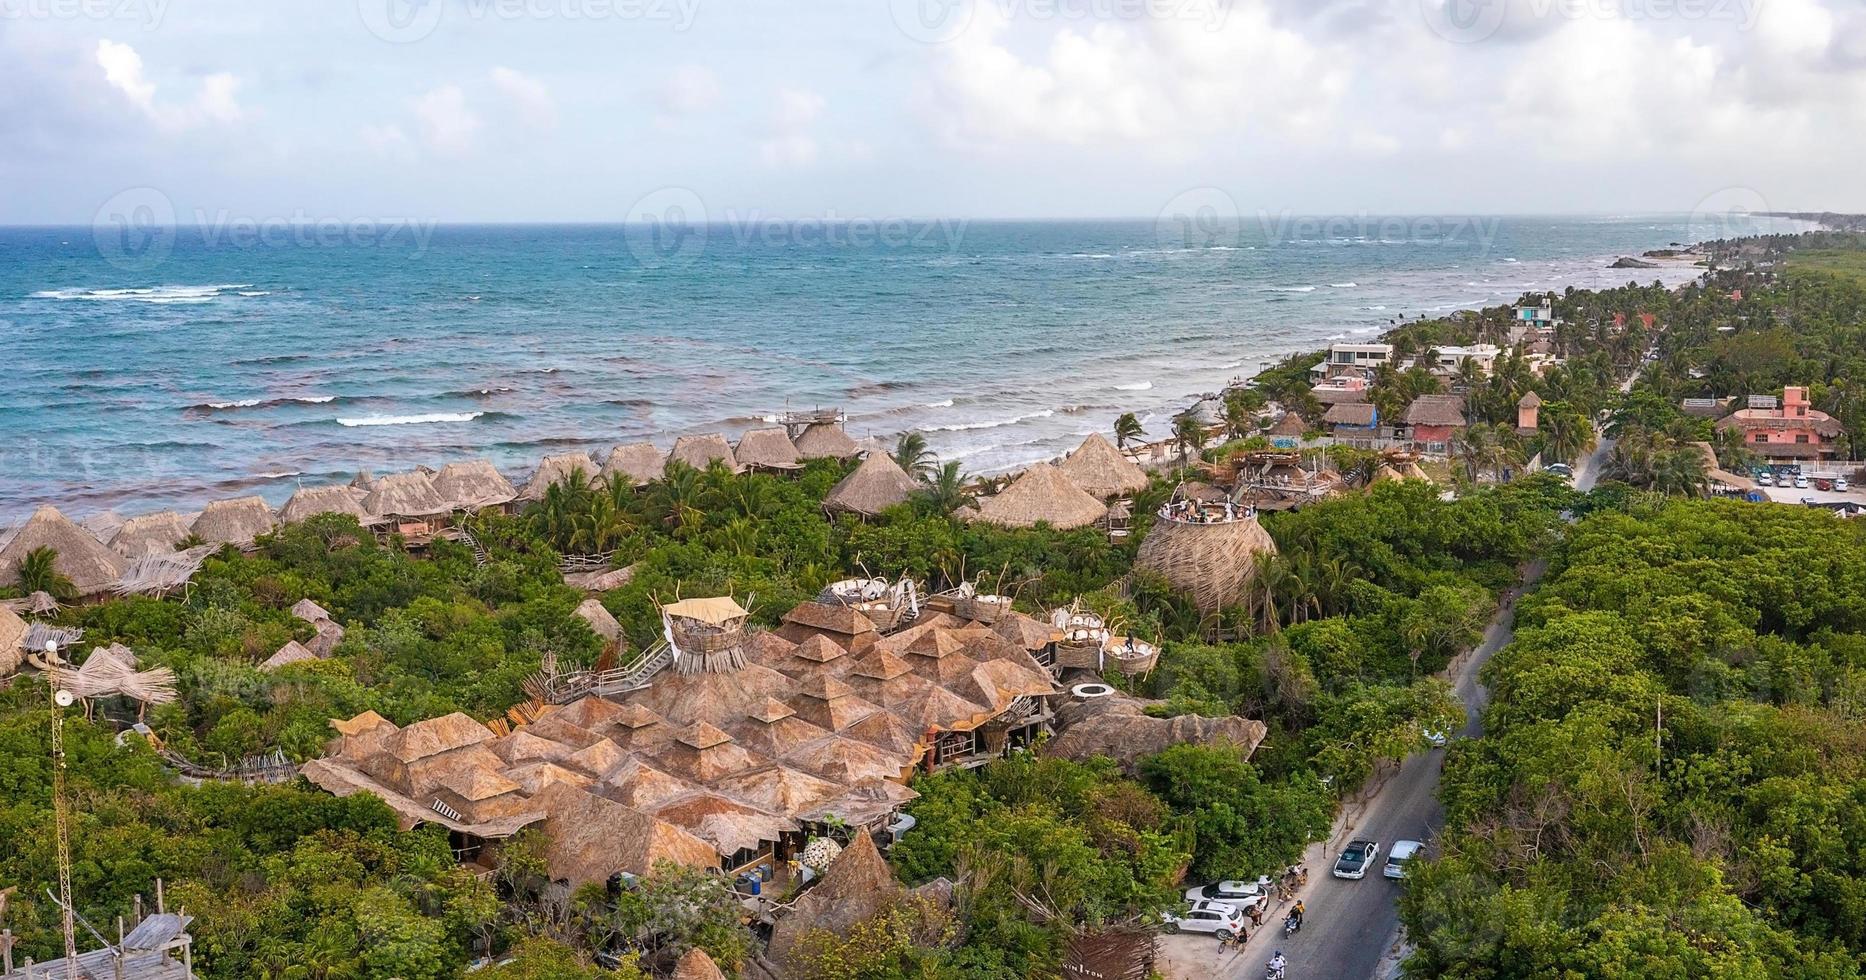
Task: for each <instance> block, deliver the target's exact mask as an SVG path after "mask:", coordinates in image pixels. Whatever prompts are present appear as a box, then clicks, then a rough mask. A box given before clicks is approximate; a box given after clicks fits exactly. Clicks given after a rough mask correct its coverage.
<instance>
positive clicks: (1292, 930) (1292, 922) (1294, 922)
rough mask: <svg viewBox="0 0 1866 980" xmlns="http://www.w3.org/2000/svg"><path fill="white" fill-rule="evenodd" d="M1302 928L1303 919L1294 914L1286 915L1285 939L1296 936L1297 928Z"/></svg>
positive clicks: (1284, 921) (1284, 924) (1284, 922)
mask: <svg viewBox="0 0 1866 980" xmlns="http://www.w3.org/2000/svg"><path fill="white" fill-rule="evenodd" d="M1300 928H1302V920H1300V919H1298V918H1296V917H1295V916H1293V915H1286V916H1284V917H1283V938H1284V939H1288V938H1289V937H1291V936H1294V935H1295V934H1296V930H1298V929H1300Z"/></svg>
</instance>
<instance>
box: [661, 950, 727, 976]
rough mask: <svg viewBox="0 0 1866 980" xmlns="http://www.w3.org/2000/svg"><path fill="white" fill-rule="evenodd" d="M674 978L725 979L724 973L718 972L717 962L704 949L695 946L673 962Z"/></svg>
mask: <svg viewBox="0 0 1866 980" xmlns="http://www.w3.org/2000/svg"><path fill="white" fill-rule="evenodd" d="M674 980H726V975H725V974H724V973H721V972H719V964H717V963H714V962H713V958H712V957H711V956H708V955H706V950H703V949H701V948H700V947H698V946H695V947H693V948H692V949H690V950H687V951H686V952H685V953H682V954H681V957H680V962H678V963H675V964H674Z"/></svg>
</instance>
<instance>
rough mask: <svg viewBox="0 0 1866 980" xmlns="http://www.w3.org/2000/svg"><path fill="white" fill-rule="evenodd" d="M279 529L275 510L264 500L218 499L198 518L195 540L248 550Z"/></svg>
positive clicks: (243, 498) (255, 498)
mask: <svg viewBox="0 0 1866 980" xmlns="http://www.w3.org/2000/svg"><path fill="white" fill-rule="evenodd" d="M276 526H277V522H276V521H274V520H273V518H272V508H271V507H268V506H266V502H265V500H264V499H263V498H260V497H240V498H238V499H235V500H216V501H214V502H213V503H211V504H208V505H207V508H206V509H205V510H203V511H201V516H200V517H197V518H195V519H194V527H193V528H192V529H191V530H192V531H193V532H194V535H195V537H198V538H200V539H201V540H202V541H205V542H207V543H208V544H230V545H234V546H236V547H240V548H245V547H248V546H250V545H251V544H252V543H253V539H254V538H257V537H259V536H260V535H262V534H265V533H266V532H268V531H271V530H272V529H273V528H274V527H276Z"/></svg>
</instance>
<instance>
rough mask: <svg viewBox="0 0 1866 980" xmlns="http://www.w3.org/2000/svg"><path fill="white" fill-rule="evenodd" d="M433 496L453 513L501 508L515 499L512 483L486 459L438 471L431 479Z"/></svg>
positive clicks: (449, 465) (450, 466)
mask: <svg viewBox="0 0 1866 980" xmlns="http://www.w3.org/2000/svg"><path fill="white" fill-rule="evenodd" d="M434 492H435V493H438V494H440V495H441V499H442V500H444V501H446V502H447V505H448V506H449V507H451V508H453V509H454V510H479V509H481V508H483V507H503V506H505V505H506V504H509V503H511V502H512V501H513V500H514V499H516V498H517V497H518V490H517V488H515V487H513V486H512V482H511V481H510V480H507V479H506V478H505V477H504V476H503V475H502V474H500V472H499V470H498V468H497V467H494V466H493V465H492V461H491V460H486V459H470V460H467V461H466V462H464V463H448V464H447V465H446V466H443V467H441V471H440V472H439V473H437V474H435V476H434Z"/></svg>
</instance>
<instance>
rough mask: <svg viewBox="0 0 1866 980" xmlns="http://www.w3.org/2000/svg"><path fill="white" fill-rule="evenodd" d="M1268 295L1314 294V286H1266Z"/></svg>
mask: <svg viewBox="0 0 1866 980" xmlns="http://www.w3.org/2000/svg"><path fill="white" fill-rule="evenodd" d="M1263 291H1264V292H1266V293H1313V292H1315V287H1314V286H1265V287H1264V289H1263Z"/></svg>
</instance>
